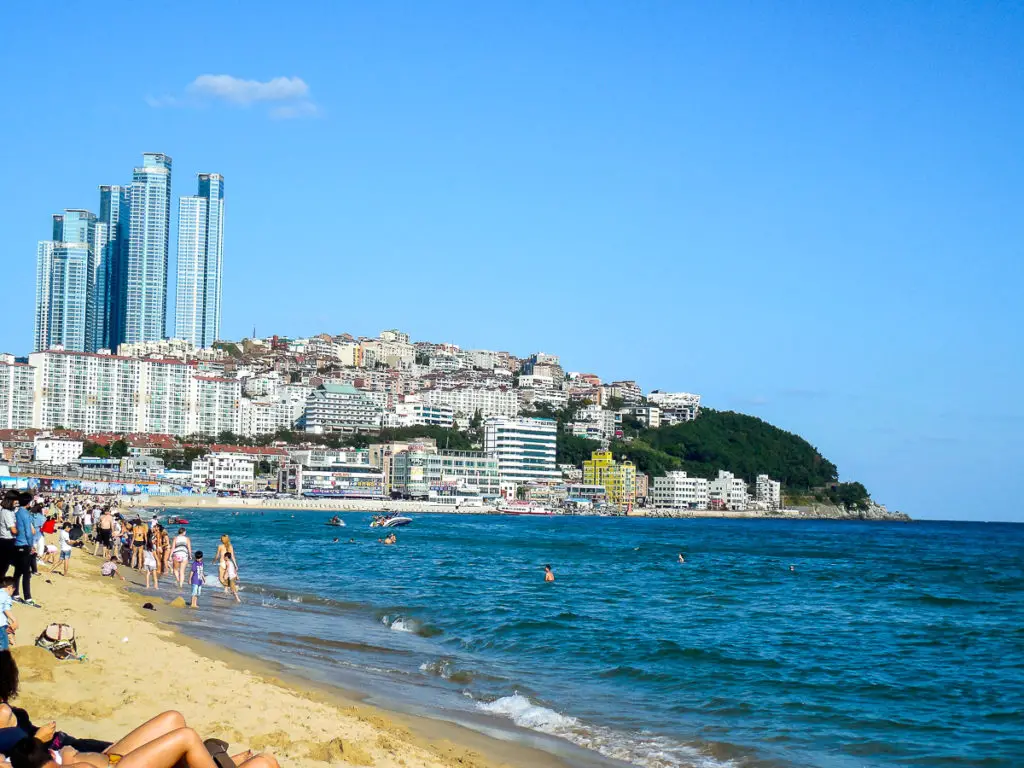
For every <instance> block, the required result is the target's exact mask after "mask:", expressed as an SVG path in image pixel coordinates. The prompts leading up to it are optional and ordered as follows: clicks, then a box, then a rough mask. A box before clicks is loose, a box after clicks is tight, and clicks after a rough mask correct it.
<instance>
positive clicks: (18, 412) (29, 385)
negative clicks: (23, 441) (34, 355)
mask: <svg viewBox="0 0 1024 768" xmlns="http://www.w3.org/2000/svg"><path fill="white" fill-rule="evenodd" d="M35 379H36V372H35V370H33V368H32V367H31V366H29V365H26V364H25V363H17V362H15V361H14V355H6V354H5V355H0V429H28V428H29V427H31V426H32V390H33V387H34V386H35Z"/></svg>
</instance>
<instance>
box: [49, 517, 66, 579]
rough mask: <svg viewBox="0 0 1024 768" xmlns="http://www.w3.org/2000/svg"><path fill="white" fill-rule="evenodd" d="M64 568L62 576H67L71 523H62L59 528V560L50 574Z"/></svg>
mask: <svg viewBox="0 0 1024 768" xmlns="http://www.w3.org/2000/svg"><path fill="white" fill-rule="evenodd" d="M61 565H63V566H64V575H65V576H67V575H68V566H70V565H71V523H64V525H62V526H61V528H60V560H58V561H57V562H56V563H55V564H54V566H53V568H51V569H50V573H54V572H55V571H56V570H57V569H58V568H60V567H61Z"/></svg>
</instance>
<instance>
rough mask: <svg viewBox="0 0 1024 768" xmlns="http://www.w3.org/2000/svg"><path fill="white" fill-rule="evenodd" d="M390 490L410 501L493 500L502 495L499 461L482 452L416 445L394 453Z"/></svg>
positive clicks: (461, 501)
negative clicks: (447, 449)
mask: <svg viewBox="0 0 1024 768" xmlns="http://www.w3.org/2000/svg"><path fill="white" fill-rule="evenodd" d="M391 489H392V491H394V492H395V493H400V494H402V495H403V496H408V497H409V498H413V499H433V500H435V501H438V502H439V503H455V502H454V501H450V500H447V499H454V498H455V497H459V499H460V501H459V503H463V502H467V501H470V500H471V499H472V498H473V497H478V498H480V499H482V500H485V501H486V500H492V499H496V498H497V497H498V496H499V495H500V492H501V488H500V478H499V475H498V460H497V459H496V458H494V457H493V456H488V455H487V454H486V453H483V452H482V451H446V450H438V449H437V448H436V447H433V446H429V445H425V444H419V445H411V446H409V447H407V448H406V450H404V451H400V452H398V453H396V454H394V456H393V458H392V464H391Z"/></svg>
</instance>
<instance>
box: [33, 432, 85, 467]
mask: <svg viewBox="0 0 1024 768" xmlns="http://www.w3.org/2000/svg"><path fill="white" fill-rule="evenodd" d="M34 442H35V446H34V448H35V451H34V456H33V458H34V459H35V461H38V462H39V463H41V464H53V465H57V466H66V465H68V464H71V463H73V462H75V461H76V460H77V459H78V458H79V457H80V456H81V455H82V447H83V443H82V441H81V440H71V439H69V438H66V437H56V436H54V435H47V434H43V435H36V438H35V441H34Z"/></svg>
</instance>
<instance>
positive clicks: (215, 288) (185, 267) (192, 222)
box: [174, 173, 224, 347]
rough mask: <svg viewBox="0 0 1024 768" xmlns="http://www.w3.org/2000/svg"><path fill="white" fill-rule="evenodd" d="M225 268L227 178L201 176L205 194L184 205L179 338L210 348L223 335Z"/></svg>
mask: <svg viewBox="0 0 1024 768" xmlns="http://www.w3.org/2000/svg"><path fill="white" fill-rule="evenodd" d="M223 266H224V177H223V176H221V175H220V174H219V173H201V174H199V194H197V195H192V196H188V197H182V198H181V200H180V201H179V205H178V285H177V293H176V303H175V315H174V319H175V333H174V335H175V337H176V338H179V339H185V340H187V341H190V342H192V343H193V344H195V345H196V346H197V347H209V346H210V345H211V344H213V342H214V341H216V340H217V337H218V335H219V334H220V297H221V271H222V269H223Z"/></svg>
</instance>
